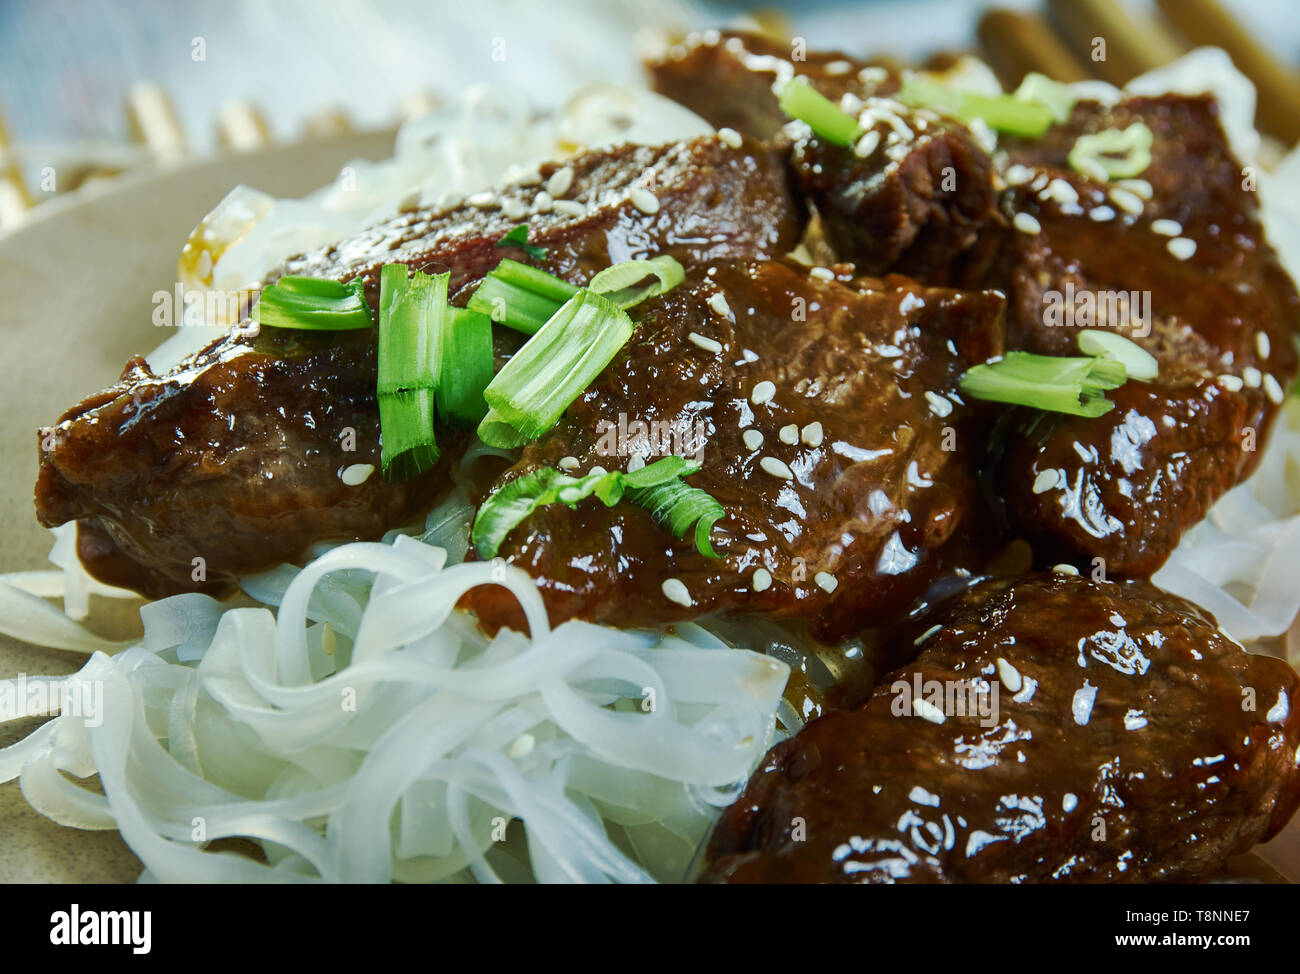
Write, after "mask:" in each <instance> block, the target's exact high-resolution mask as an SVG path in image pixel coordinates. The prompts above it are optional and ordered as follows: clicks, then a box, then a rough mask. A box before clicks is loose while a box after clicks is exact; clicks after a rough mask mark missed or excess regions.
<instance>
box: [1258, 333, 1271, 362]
mask: <svg viewBox="0 0 1300 974" xmlns="http://www.w3.org/2000/svg"><path fill="white" fill-rule="evenodd" d="M1272 350H1273V345H1272V343H1271V342H1269V340H1268V335H1266V334H1264V333H1263V332H1262V331H1257V332H1255V351H1257V352H1259V357H1260V358H1268V355H1269V353H1270V352H1271V351H1272Z"/></svg>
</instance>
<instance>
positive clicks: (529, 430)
mask: <svg viewBox="0 0 1300 974" xmlns="http://www.w3.org/2000/svg"><path fill="white" fill-rule="evenodd" d="M632 329H633V324H632V319H631V318H629V317H628V316H627V312H626V311H624V310H623V309H622V308H619V307H618V306H616V305H615V304H613V303H612V302H611V301H609V300H608V299H607V298H603V297H601V296H600V295H599V294H592V293H591V292H590V291H586V290H583V291H579V292H578V293H577V294H575V295H574V296H573V297H572V298H570V299H569V300H568V302H567V303H565V304H564V306H563V307H561V308H560V310H559V311H557V312H555V314H554V315H552V316H551V318H550V320H548V321H547V322H546V324H544V325H543V326H542V327H541V328H540V329H539V330H538V332H537V333H536V334H535V335H533V337H532V338H530V339H528V341H527V342H525V343H524V347H523V348H521V349H520V350H519V351H518V352H516V353H515V355H514V357H513V358H512V359H510V361H509V362H507V363H506V364H505V366H504V367H503V368H502V369H501V371H500V372H498V373H497V374H496V377H495V378H494V379H493V380H492V381H491V382H490V383H489V384H488V387H487V389H485V390H484V392H483V395H484V398H485V399H487V402H488V405H489V406H491V407H492V411H491V412H490V413H489V414H488V416H487V418H486V419H485V420H484V422H483V423H480V424H479V436H480V437H481V438H482V439H483V441H484V442H485V443H488V444H489V445H491V446H497V445H500V441H501V440H502V439H503V432H502V431H501V430H500V429H499V428H498V427H499V425H500V424H502V423H504V424H506V425H507V426H510V427H513V429H514V430H515V432H516V434H517V437H521V438H522V439H523V441H524V442H527V441H529V440H535V439H537V437H539V436H541V435H542V434H543V433H545V432H546V431H547V430H549V429H550V428H551V427H552V426H554V425H555V423H556V422H557V421H558V420H559V418H560V417H561V416H562V415H563V414H564V411H565V410H566V409H568V408H569V404H570V403H571V402H573V400H575V399H577V398H578V396H580V395H581V394H582V392H583V390H584V389H586V388H587V386H588V385H590V384H591V381H592V380H593V379H595V378H596V376H597V375H599V374H600V373H601V371H602V370H603V369H604V368H605V366H607V365H608V364H609V363H610V361H611V360H612V359H613V358H614V356H615V355H616V354H617V353H618V350H619V349H620V348H622V347H623V345H624V344H626V342H627V340H628V339H629V338H631V337H632ZM494 440H495V442H494Z"/></svg>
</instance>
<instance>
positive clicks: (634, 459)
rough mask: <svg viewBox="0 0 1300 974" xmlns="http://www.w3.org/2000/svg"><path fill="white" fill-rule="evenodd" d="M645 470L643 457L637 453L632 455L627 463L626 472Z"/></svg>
mask: <svg viewBox="0 0 1300 974" xmlns="http://www.w3.org/2000/svg"><path fill="white" fill-rule="evenodd" d="M643 469H645V457H643V456H641V454H639V453H633V454H632V456H631V457H630V458H629V459H628V461H627V472H628V473H636V472H637V471H638V470H643Z"/></svg>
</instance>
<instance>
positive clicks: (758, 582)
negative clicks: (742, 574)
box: [750, 568, 772, 592]
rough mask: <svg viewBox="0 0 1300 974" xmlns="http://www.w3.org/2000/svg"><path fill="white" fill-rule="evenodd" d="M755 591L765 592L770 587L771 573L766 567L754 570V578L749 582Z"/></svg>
mask: <svg viewBox="0 0 1300 974" xmlns="http://www.w3.org/2000/svg"><path fill="white" fill-rule="evenodd" d="M750 584H751V585H752V586H753V588H754V591H755V592H766V591H767V590H768V589H769V588H771V587H772V573H771V572H769V571H768V570H767V569H766V568H759V569H757V570H755V572H754V578H753V580H752V581H751V582H750Z"/></svg>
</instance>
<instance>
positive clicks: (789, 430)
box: [776, 423, 799, 446]
mask: <svg viewBox="0 0 1300 974" xmlns="http://www.w3.org/2000/svg"><path fill="white" fill-rule="evenodd" d="M776 437H777V439H779V440H780V441H781V442H782V443H787V444H789V445H790V446H794V444H796V443H798V442H799V427H798V426H796V425H795V424H794V423H791V424H790V425H789V426H782V427H781V431H780V432H779V433H777V434H776Z"/></svg>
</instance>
